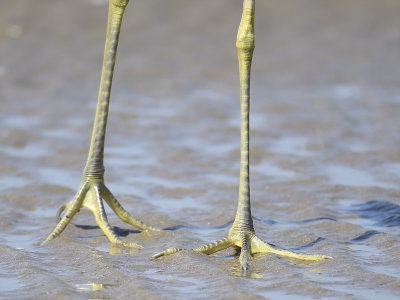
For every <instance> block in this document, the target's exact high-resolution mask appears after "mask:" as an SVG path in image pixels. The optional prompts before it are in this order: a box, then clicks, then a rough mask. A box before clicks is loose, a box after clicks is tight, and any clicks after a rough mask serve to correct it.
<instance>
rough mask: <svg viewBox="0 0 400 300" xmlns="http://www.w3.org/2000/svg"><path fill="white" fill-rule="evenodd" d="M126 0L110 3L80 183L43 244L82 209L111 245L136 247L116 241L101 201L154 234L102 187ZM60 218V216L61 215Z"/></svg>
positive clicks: (58, 233) (113, 0)
mask: <svg viewBox="0 0 400 300" xmlns="http://www.w3.org/2000/svg"><path fill="white" fill-rule="evenodd" d="M128 2H129V0H109V8H108V25H107V36H106V44H105V49H104V58H103V68H102V71H101V80H100V89H99V96H98V100H97V109H96V115H95V120H94V126H93V133H92V139H91V143H90V149H89V155H88V159H87V162H86V166H85V168H84V170H83V175H82V181H81V185H80V187H79V190H78V192H77V193H76V195H75V197H74V199H73V200H72V201H70V202H68V203H67V204H66V205H63V206H61V207H60V208H59V210H58V213H57V216H58V224H57V226H56V227H55V229H54V230H53V232H52V233H50V235H49V236H48V237H47V239H46V240H45V241H44V242H43V243H42V244H45V243H46V242H48V241H50V240H52V239H54V238H56V237H57V236H59V235H60V234H61V233H62V232H63V230H64V229H65V227H66V226H67V225H68V223H69V222H70V221H71V219H72V217H73V216H74V215H75V214H76V213H77V212H78V211H79V210H80V209H81V208H82V207H85V208H88V209H90V210H91V211H92V212H93V214H94V216H95V218H96V222H97V224H98V225H99V227H100V228H101V230H102V231H103V232H104V233H105V235H106V236H107V238H108V239H109V240H110V242H112V243H116V244H121V245H124V246H128V247H138V245H137V244H135V243H126V242H124V241H122V240H120V239H119V238H118V236H117V235H116V234H115V232H114V231H113V230H112V227H111V226H110V224H109V223H108V220H107V215H106V213H105V210H104V203H103V199H104V200H105V201H106V202H107V204H108V205H109V206H110V207H111V208H112V209H113V211H114V212H115V213H116V214H117V216H118V217H119V218H121V219H122V220H123V221H124V222H126V223H129V224H131V225H133V226H136V227H137V228H139V229H141V230H147V229H152V230H157V229H155V228H152V227H150V226H147V225H146V224H144V223H143V222H141V221H139V220H136V219H135V218H133V217H132V216H131V215H130V214H129V213H128V212H127V211H126V210H125V209H124V208H123V207H122V206H121V204H120V203H119V202H118V201H117V199H116V198H115V197H114V195H113V194H112V193H111V192H110V190H109V189H108V188H107V187H106V185H105V184H104V165H103V156H104V141H105V136H106V126H107V115H108V107H109V101H110V92H111V83H112V78H113V72H114V65H115V57H116V53H117V46H118V38H119V33H120V28H121V21H122V16H123V14H124V10H125V7H126V6H127V5H128ZM64 211H65V213H64V215H63V217H62V218H60V215H61V214H62V213H63V212H64Z"/></svg>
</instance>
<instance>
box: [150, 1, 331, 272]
mask: <svg viewBox="0 0 400 300" xmlns="http://www.w3.org/2000/svg"><path fill="white" fill-rule="evenodd" d="M254 5H255V0H244V1H243V14H242V19H241V22H240V25H239V30H238V34H237V40H236V48H237V50H238V60H239V74H240V114H241V126H240V130H241V134H240V145H241V146H240V183H239V199H238V208H237V212H236V217H235V220H234V222H233V224H232V227H231V229H230V230H229V233H228V237H226V238H224V239H221V240H218V241H216V242H214V243H210V244H208V245H204V246H201V247H198V248H195V249H193V250H194V251H196V252H201V253H205V254H212V253H214V252H217V251H220V250H223V249H226V248H228V247H235V248H241V251H240V257H239V262H240V266H241V269H242V270H243V271H246V270H249V269H250V268H251V266H252V264H253V259H252V254H254V253H259V252H263V253H275V254H278V255H281V256H286V257H291V258H296V259H301V260H311V261H319V260H323V259H325V258H329V257H328V256H324V255H307V254H299V253H295V252H292V251H288V250H282V249H279V248H276V247H274V246H272V245H270V244H268V243H265V242H263V241H262V240H261V239H260V238H258V237H257V236H256V234H255V231H254V227H253V220H252V217H251V208H250V181H249V105H250V68H251V61H252V57H253V50H254V9H255V8H254ZM181 250H183V249H182V248H169V249H167V250H165V251H163V252H160V253H158V254H156V255H154V256H153V258H159V257H162V256H166V255H169V254H173V253H176V252H178V251H181Z"/></svg>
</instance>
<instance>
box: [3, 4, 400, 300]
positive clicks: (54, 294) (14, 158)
mask: <svg viewBox="0 0 400 300" xmlns="http://www.w3.org/2000/svg"><path fill="white" fill-rule="evenodd" d="M106 2H107V1H104V0H85V1H78V0H71V1H61V0H56V1H54V0H36V1H29V0H20V1H12V0H4V1H2V3H1V10H0V114H1V115H0V197H1V201H0V298H2V299H33V298H34V299H38V298H40V299H54V298H58V299H63V298H65V299H71V298H73V299H88V298H92V299H93V298H96V299H132V298H147V299H163V298H173V299H186V298H193V299H196V298H205V297H209V298H213V299H225V298H232V299H239V298H242V299H243V298H246V299H265V298H267V299H282V298H284V299H301V298H305V299H309V298H328V297H332V298H346V299H375V298H376V297H378V296H379V297H382V298H384V299H396V298H398V297H399V296H400V271H399V270H400V257H399V253H400V221H399V211H400V208H399V207H400V206H399V205H400V202H399V196H400V190H399V188H398V182H399V178H400V149H399V145H400V136H399V135H398V132H399V130H400V122H399V121H398V111H399V106H400V97H399V95H400V80H399V78H400V68H399V67H398V66H399V64H400V56H399V52H398V49H399V46H400V31H399V30H398V28H400V19H399V18H398V15H399V13H400V3H399V2H398V1H396V0H393V1H389V0H385V1H373V0H351V1H344V0H343V1H342V0H329V1H311V0H300V1H278V0H276V1H258V2H257V13H256V51H255V56H254V60H253V67H252V71H253V73H252V104H251V128H252V132H251V187H252V209H253V214H254V219H255V220H254V222H255V227H256V231H257V233H258V235H259V236H260V237H262V238H263V239H264V240H266V241H268V242H270V243H273V244H276V245H279V246H280V247H284V248H289V249H293V250H297V251H301V252H305V253H322V254H326V255H330V256H332V257H333V259H332V260H328V261H324V262H322V263H317V264H316V263H305V262H301V261H295V260H288V259H283V258H279V257H276V256H275V255H263V254H260V255H256V256H255V268H254V270H253V272H252V273H251V274H250V275H249V277H248V278H245V277H240V276H238V275H239V274H240V272H239V270H238V259H237V257H235V256H234V255H233V251H232V250H227V251H224V252H221V253H217V254H216V255H212V256H205V255H201V254H197V253H193V252H191V251H184V252H181V253H178V254H176V255H173V256H169V257H166V258H165V259H161V260H158V261H152V260H150V259H149V258H150V257H151V256H152V255H153V254H155V253H157V252H158V251H160V250H163V249H165V248H167V247H173V246H177V247H186V248H193V247H197V246H199V245H201V244H204V243H208V242H211V241H214V240H216V239H219V238H222V237H224V236H225V235H226V234H227V231H228V230H229V226H230V222H231V221H232V220H233V217H234V213H235V209H236V199H237V198H236V197H237V183H238V170H239V128H240V127H239V106H238V104H239V101H238V78H237V62H236V60H237V58H236V50H235V48H234V44H235V36H236V28H237V24H238V22H239V19H240V14H241V1H228V0H220V1H211V0H202V1H196V0H190V1H188V0H187V1H178V0H168V1H157V0H147V1H139V0H136V1H134V0H131V3H130V5H129V7H128V9H127V11H126V17H125V19H124V24H123V32H122V35H121V44H120V48H119V55H118V59H117V65H116V74H115V81H114V85H113V92H112V102H111V107H110V119H109V127H108V129H107V130H108V131H107V133H108V135H107V144H106V157H105V164H106V168H107V171H106V183H107V186H108V187H109V188H110V190H112V191H113V192H114V194H115V195H116V196H117V197H118V198H119V199H120V201H121V202H122V203H123V205H124V206H125V208H126V209H127V210H128V211H130V212H132V213H133V214H134V215H135V216H137V217H139V218H140V219H142V220H145V221H146V222H147V223H149V224H151V225H154V226H158V227H160V228H167V229H168V230H165V231H163V232H157V233H153V232H140V231H138V230H135V229H134V228H131V227H129V226H128V225H126V224H123V223H122V222H120V221H119V220H118V219H117V218H116V217H115V215H114V214H112V213H111V211H110V210H107V212H108V216H109V220H110V222H111V223H112V224H113V225H115V226H116V229H117V230H118V233H119V234H120V235H121V236H123V238H124V239H127V240H131V241H135V242H137V243H140V244H141V245H143V247H144V248H143V249H139V250H134V249H124V248H120V247H115V246H112V245H110V244H109V243H108V242H107V240H106V238H105V236H104V235H103V234H102V232H101V231H100V230H99V229H98V227H97V226H96V224H95V222H94V218H93V216H92V215H91V214H90V213H89V212H87V211H85V210H82V211H81V212H80V213H79V214H78V215H76V217H75V218H74V219H73V221H72V223H73V224H70V225H69V226H68V227H67V229H66V230H65V232H64V233H63V234H62V235H61V237H59V238H58V239H56V240H54V241H52V242H50V243H49V244H47V245H46V246H44V247H38V243H39V242H40V241H42V240H43V239H44V238H45V237H46V235H47V234H48V233H49V232H50V231H51V230H52V229H53V226H54V224H55V213H56V210H57V208H58V207H59V206H60V205H62V204H63V203H65V202H66V201H68V200H69V199H71V197H72V196H73V195H74V194H75V191H76V189H77V188H78V186H79V182H80V176H81V171H82V167H83V165H84V162H85V159H86V155H87V149H88V144H89V137H90V133H91V126H92V120H93V114H94V110H95V105H96V93H97V88H98V87H97V85H98V79H99V76H100V74H99V72H100V68H101V67H100V62H101V58H102V51H103V43H104V31H105V22H106V19H105V18H106V14H107V12H106Z"/></svg>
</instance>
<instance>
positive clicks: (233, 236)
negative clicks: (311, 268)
mask: <svg viewBox="0 0 400 300" xmlns="http://www.w3.org/2000/svg"><path fill="white" fill-rule="evenodd" d="M229 247H234V248H240V249H241V251H240V256H239V263H240V267H241V270H242V272H244V273H246V272H247V271H249V270H251V269H252V267H253V256H252V255H253V254H255V253H274V254H277V255H280V256H283V257H289V258H294V259H299V260H306V261H322V260H325V259H330V258H332V257H330V256H326V255H320V254H301V253H296V252H292V251H290V250H283V249H279V248H277V247H275V246H272V245H270V244H268V243H265V242H264V241H262V240H261V239H260V238H258V237H257V236H256V235H255V233H254V232H252V231H239V230H237V231H236V230H232V229H231V230H230V232H229V234H228V237H226V238H224V239H221V240H218V241H216V242H213V243H210V244H207V245H204V246H201V247H198V248H195V249H193V251H196V252H201V253H204V254H207V255H209V254H212V253H215V252H217V251H221V250H224V249H227V248H229ZM182 250H184V249H183V248H169V249H167V250H165V251H163V252H160V253H157V254H155V255H153V256H152V258H153V259H157V258H160V257H163V256H167V255H170V254H174V253H176V252H179V251H182Z"/></svg>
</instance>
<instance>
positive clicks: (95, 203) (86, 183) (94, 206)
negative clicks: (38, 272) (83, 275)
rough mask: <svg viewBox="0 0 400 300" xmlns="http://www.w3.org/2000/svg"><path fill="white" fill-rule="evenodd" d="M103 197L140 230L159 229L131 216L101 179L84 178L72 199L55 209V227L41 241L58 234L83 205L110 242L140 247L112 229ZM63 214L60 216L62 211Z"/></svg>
mask: <svg viewBox="0 0 400 300" xmlns="http://www.w3.org/2000/svg"><path fill="white" fill-rule="evenodd" d="M103 199H104V200H105V201H106V202H107V204H108V205H109V206H110V207H111V208H112V210H113V211H114V212H115V213H116V215H117V216H118V217H119V218H120V219H121V220H122V221H124V222H126V223H128V224H131V225H133V226H135V227H137V228H139V229H141V230H155V231H158V230H159V229H156V228H153V227H150V226H148V225H146V224H144V223H143V222H142V221H139V220H137V219H135V218H134V217H132V215H131V214H130V213H128V212H127V211H126V210H125V209H124V208H123V207H122V206H121V204H120V203H119V202H118V200H117V199H116V198H115V197H114V195H113V194H112V193H111V192H110V190H109V189H108V188H107V187H106V185H105V184H104V181H103V180H102V179H93V178H89V179H85V180H83V181H82V183H81V186H80V188H79V190H78V192H77V193H76V195H75V197H74V199H73V200H71V201H70V202H68V203H67V204H65V205H62V206H61V207H60V208H59V209H58V211H57V225H56V227H55V229H54V230H53V231H52V232H51V233H50V235H49V236H48V237H47V238H46V240H44V241H43V242H42V244H41V245H44V244H45V243H47V242H48V241H51V240H52V239H54V238H56V237H57V236H59V235H60V234H61V233H62V232H63V231H64V229H65V227H67V225H68V223H69V222H70V221H71V219H72V217H73V216H74V215H75V214H76V213H77V212H79V210H80V209H81V208H82V207H85V208H87V209H89V210H91V211H92V213H93V214H94V216H95V218H96V222H97V224H98V225H99V227H100V228H101V230H102V231H103V232H104V234H105V235H106V236H107V238H108V239H109V240H110V242H111V243H114V244H118V245H121V246H125V247H134V248H141V246H139V245H138V244H136V243H133V242H129V243H128V242H125V241H123V240H121V239H120V238H119V237H118V236H117V234H116V233H115V232H114V231H113V229H112V227H111V225H110V224H109V222H108V219H107V215H106V212H105V210H104V203H103ZM63 212H64V215H63V216H62V217H61V215H62V213H63Z"/></svg>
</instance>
